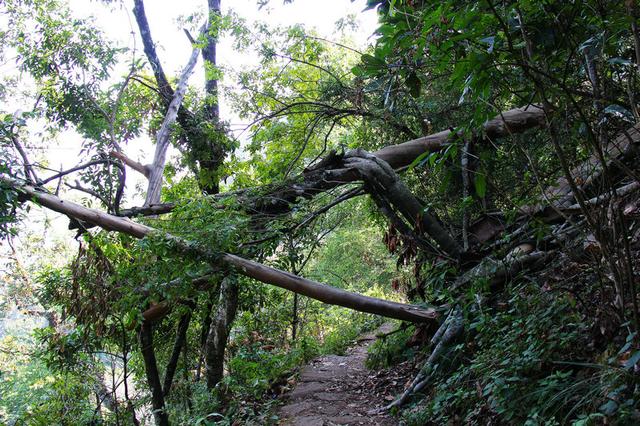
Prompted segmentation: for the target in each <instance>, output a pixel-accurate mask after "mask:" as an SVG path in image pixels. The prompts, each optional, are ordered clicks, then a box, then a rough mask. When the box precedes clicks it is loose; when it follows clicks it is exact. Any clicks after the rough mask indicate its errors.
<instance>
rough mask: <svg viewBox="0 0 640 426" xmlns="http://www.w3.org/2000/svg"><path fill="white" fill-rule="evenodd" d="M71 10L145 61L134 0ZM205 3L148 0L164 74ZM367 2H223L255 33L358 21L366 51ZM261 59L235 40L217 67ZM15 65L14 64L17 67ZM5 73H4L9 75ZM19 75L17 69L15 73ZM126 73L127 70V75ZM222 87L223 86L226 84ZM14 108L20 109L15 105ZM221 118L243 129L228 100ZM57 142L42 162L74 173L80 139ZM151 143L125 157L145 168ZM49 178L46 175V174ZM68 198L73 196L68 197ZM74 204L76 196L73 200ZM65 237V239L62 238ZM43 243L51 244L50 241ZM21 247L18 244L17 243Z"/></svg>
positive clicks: (54, 222) (174, 69) (83, 2)
mask: <svg viewBox="0 0 640 426" xmlns="http://www.w3.org/2000/svg"><path fill="white" fill-rule="evenodd" d="M68 2H69V4H70V6H71V10H72V11H73V13H74V15H76V16H78V17H88V16H93V17H94V18H95V20H96V24H97V25H98V26H99V27H101V28H102V29H103V30H104V31H105V32H106V34H107V35H108V36H109V37H110V38H111V39H112V40H113V41H114V42H115V43H116V44H117V45H119V46H123V47H129V48H132V47H134V43H135V48H136V51H137V52H138V53H137V54H138V56H139V57H142V55H143V52H142V42H141V40H140V39H139V35H138V31H137V26H136V24H135V18H134V17H133V14H132V12H131V9H132V7H133V1H132V0H124V1H123V2H122V3H121V4H120V5H118V4H117V2H115V3H114V4H115V5H111V6H106V5H104V4H102V3H101V2H99V1H95V0H68ZM206 4H207V1H206V0H181V1H171V0H146V1H145V9H146V12H147V17H148V20H149V24H150V27H151V32H152V35H153V37H154V39H155V41H156V45H157V49H158V55H159V56H160V60H161V61H162V63H163V67H164V69H165V72H167V73H168V74H169V75H176V74H178V73H179V72H180V71H181V69H182V67H183V66H184V65H185V64H186V62H187V60H188V57H189V55H190V53H191V46H190V44H189V42H188V40H187V38H186V36H185V35H184V33H183V31H182V28H181V27H180V25H179V24H178V22H177V18H178V17H180V16H187V15H189V14H192V13H194V12H200V13H201V14H202V16H203V17H204V13H205V11H206ZM364 8H365V0H354V1H351V0H294V1H293V3H291V4H284V2H283V0H271V1H270V3H269V5H268V6H267V7H264V8H262V9H260V10H259V9H258V5H257V0H222V9H223V13H225V12H227V11H229V10H230V9H232V10H233V11H234V12H235V13H236V14H237V15H238V16H240V17H242V18H244V19H245V20H246V21H247V23H248V24H249V28H252V25H251V23H253V22H256V21H262V22H266V23H268V24H269V25H270V26H276V25H282V26H289V25H294V24H302V25H304V26H305V27H306V28H315V30H316V31H317V32H318V34H319V35H320V36H321V37H324V38H326V39H328V40H336V41H337V40H338V39H340V38H341V37H342V36H341V34H339V33H338V32H337V30H336V25H335V24H336V22H337V21H338V20H340V19H342V18H346V17H348V16H349V15H353V16H355V17H356V22H357V23H358V25H359V30H358V31H357V32H356V33H355V34H353V35H352V37H353V42H354V44H353V47H363V46H364V45H365V44H367V43H368V42H369V41H370V40H369V37H370V36H371V34H372V33H373V31H374V30H375V28H376V26H377V24H376V23H377V16H376V12H375V11H367V12H363V10H364ZM257 60H258V58H257V57H255V55H251V54H248V53H243V52H235V51H234V50H233V49H232V40H231V39H230V38H228V37H227V38H223V39H222V40H221V41H220V42H219V44H218V62H219V64H220V65H221V66H223V67H228V68H233V69H238V68H240V67H241V66H243V65H250V64H255V63H257ZM14 66H15V65H14ZM196 70H197V71H196V73H194V75H193V76H192V77H191V80H190V83H191V84H192V85H193V84H196V85H201V84H202V82H203V71H202V66H201V63H199V65H198V66H197V67H196ZM5 71H6V68H4V69H2V70H0V72H5ZM14 72H15V69H14ZM123 72H124V71H123ZM223 84H224V82H223ZM29 105H33V101H32V100H26V101H25V104H24V106H23V108H24V109H28V108H29ZM16 108H19V106H18V105H16ZM221 116H222V119H223V120H225V121H228V122H230V123H232V124H235V125H234V126H233V128H234V129H239V128H241V127H242V126H238V124H241V123H239V119H238V118H237V117H234V116H233V115H232V113H231V112H230V110H229V108H228V106H227V105H226V104H225V102H224V99H222V100H221ZM58 141H59V143H58V144H57V145H55V146H51V147H50V149H47V150H46V151H44V152H42V157H41V159H42V158H46V159H47V160H48V161H49V164H50V165H51V167H54V168H60V167H62V168H64V169H66V168H70V167H72V166H75V165H77V164H78V163H79V161H80V159H79V158H78V156H77V153H78V151H79V146H80V142H81V138H80V137H79V136H78V135H77V134H75V132H73V131H66V132H63V133H62V134H60V135H59V137H58ZM153 149H154V148H153V144H152V143H151V141H150V140H149V139H148V137H146V136H145V137H143V138H140V139H139V140H137V141H135V143H133V144H129V145H128V146H127V147H126V148H125V150H126V153H127V154H128V155H129V156H131V157H133V158H134V159H136V160H139V161H140V162H142V163H147V162H149V161H150V160H151V158H152V156H153ZM42 175H46V173H42ZM138 184H142V186H143V187H144V186H145V183H144V178H143V177H142V176H140V175H138V174H137V173H135V172H129V173H127V188H129V189H128V190H127V193H128V194H131V188H133V187H135V186H136V185H138ZM64 196H65V197H69V196H70V194H66V195H64ZM73 198H74V199H75V198H76V197H73ZM35 211H37V212H38V213H39V214H38V216H39V215H40V214H42V215H43V218H45V217H46V219H44V220H42V219H40V220H38V222H39V223H40V225H41V224H42V223H43V222H44V221H46V220H48V221H50V227H49V230H50V231H53V232H54V233H55V234H58V235H57V236H58V237H61V236H62V235H59V233H62V234H65V236H64V237H66V238H68V237H67V236H66V234H67V233H68V232H64V231H65V230H66V227H67V224H68V219H67V218H66V217H64V216H60V215H57V214H52V213H51V212H45V211H44V210H43V209H37V208H36V209H35V210H32V213H31V214H30V219H31V220H33V219H34V214H33V213H34V212H35ZM29 227H30V229H31V230H33V231H35V232H36V233H40V232H43V233H46V232H47V231H46V227H45V228H44V229H43V230H42V231H36V228H39V226H37V227H35V226H33V222H32V223H31V224H30V226H29ZM64 237H63V238H64ZM45 240H50V237H46V238H45ZM18 243H19V242H18Z"/></svg>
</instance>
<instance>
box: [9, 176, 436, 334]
mask: <svg viewBox="0 0 640 426" xmlns="http://www.w3.org/2000/svg"><path fill="white" fill-rule="evenodd" d="M0 182H2V183H3V184H4V185H6V186H8V187H10V188H13V189H15V190H16V191H18V192H20V193H22V194H23V195H22V199H23V200H24V201H33V202H36V203H38V204H40V205H41V206H43V207H46V208H48V209H50V210H53V211H56V212H58V213H62V214H64V215H67V216H69V217H70V218H73V219H76V220H79V221H82V222H87V223H90V224H93V225H96V226H99V227H101V228H103V229H106V230H108V231H116V232H122V233H124V234H127V235H131V236H133V237H136V238H144V237H146V236H149V235H151V234H154V233H158V232H159V231H157V230H155V229H154V228H152V227H149V226H146V225H142V224H139V223H136V222H133V221H132V220H130V219H127V218H122V217H118V216H113V215H110V214H107V213H104V212H101V211H98V210H94V209H90V208H87V207H83V206H80V205H78V204H75V203H72V202H70V201H65V200H62V199H60V198H59V197H57V196H55V195H52V194H48V193H46V192H43V191H41V190H39V189H38V188H35V187H33V186H31V185H27V184H24V183H21V182H20V181H18V180H16V179H12V178H8V177H4V176H2V177H0ZM164 236H165V237H166V238H168V239H171V240H172V241H173V242H175V243H176V245H177V246H178V248H179V249H181V250H183V251H184V252H189V253H195V254H198V255H200V256H202V257H203V258H206V259H211V260H213V261H218V262H221V263H222V264H223V265H225V266H230V267H233V268H234V269H235V270H236V272H237V273H239V274H241V275H245V276H247V277H249V278H253V279H256V280H258V281H261V282H264V283H267V284H272V285H275V286H277V287H281V288H284V289H287V290H290V291H293V292H295V293H298V294H302V295H303V296H307V297H310V298H312V299H316V300H319V301H321V302H324V303H328V304H332V305H338V306H343V307H345V308H350V309H353V310H356V311H360V312H367V313H371V314H377V315H382V316H385V317H389V318H395V319H399V320H403V321H410V322H425V321H430V320H433V319H436V318H438V316H439V313H438V312H437V310H436V309H434V308H422V307H419V306H415V305H409V304H404V303H397V302H391V301H388V300H383V299H377V298H374V297H369V296H363V295H360V294H356V293H351V292H348V291H346V290H342V289H339V288H335V287H331V286H328V285H326V284H321V283H318V282H315V281H311V280H308V279H306V278H302V277H299V276H297V275H294V274H291V273H289V272H285V271H282V270H279V269H276V268H272V267H270V266H266V265H263V264H260V263H257V262H254V261H251V260H247V259H244V258H242V257H239V256H235V255H233V254H228V253H223V254H221V255H220V254H212V253H210V252H207V251H206V250H204V249H202V248H198V247H195V246H194V245H193V244H189V243H188V242H186V241H183V240H181V239H180V238H177V237H175V236H172V235H170V234H164Z"/></svg>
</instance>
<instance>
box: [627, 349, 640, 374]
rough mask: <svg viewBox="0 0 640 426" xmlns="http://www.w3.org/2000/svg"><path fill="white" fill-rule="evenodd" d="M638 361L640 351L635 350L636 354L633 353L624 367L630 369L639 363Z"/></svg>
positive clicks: (639, 359)
mask: <svg viewBox="0 0 640 426" xmlns="http://www.w3.org/2000/svg"><path fill="white" fill-rule="evenodd" d="M638 361H640V351H635V352H634V354H633V355H631V358H629V359H628V360H627V362H625V363H624V368H626V369H627V370H630V369H632V368H633V366H634V365H636V364H637V363H638Z"/></svg>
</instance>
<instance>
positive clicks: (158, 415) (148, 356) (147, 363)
mask: <svg viewBox="0 0 640 426" xmlns="http://www.w3.org/2000/svg"><path fill="white" fill-rule="evenodd" d="M139 338H140V350H141V352H142V358H143V360H144V369H145V372H146V374H147V382H148V383H149V388H150V389H151V406H152V408H153V418H154V419H155V422H156V425H158V426H169V416H168V415H167V412H166V410H165V406H164V396H163V394H162V384H161V383H160V375H159V374H158V365H157V363H156V354H155V351H154V348H153V327H152V326H151V324H149V323H147V322H146V321H143V322H142V325H141V326H140V332H139Z"/></svg>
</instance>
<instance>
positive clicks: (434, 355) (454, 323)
mask: <svg viewBox="0 0 640 426" xmlns="http://www.w3.org/2000/svg"><path fill="white" fill-rule="evenodd" d="M463 330H464V319H463V316H462V309H461V308H460V307H459V306H455V307H454V308H453V309H452V310H451V313H450V314H449V315H448V316H447V318H446V319H445V320H444V322H443V323H442V324H441V325H440V327H439V328H438V330H437V331H436V333H435V334H434V335H433V337H432V338H431V342H430V343H431V347H433V350H432V351H431V355H429V358H428V359H427V360H426V361H425V363H424V365H423V366H422V368H421V369H420V371H419V372H418V374H417V375H416V377H415V378H414V379H413V381H412V382H411V384H410V385H409V387H408V388H407V389H406V390H405V391H404V392H403V393H402V395H400V397H399V398H398V399H396V400H395V401H393V402H392V403H391V404H389V405H387V406H385V407H382V408H380V409H377V410H372V411H370V412H369V414H379V413H382V412H385V411H389V410H391V409H392V408H394V407H400V406H402V405H404V404H405V403H406V402H407V400H409V398H410V397H411V396H412V395H413V394H414V393H416V392H419V391H420V390H421V389H423V388H424V387H425V386H426V385H427V384H428V383H429V380H430V379H431V375H432V373H433V368H434V366H435V365H436V363H437V362H438V361H439V360H440V358H441V357H442V355H443V353H444V352H445V350H446V349H447V348H448V347H449V346H450V344H451V343H452V342H453V341H454V340H455V339H456V338H457V337H458V336H459V335H460V334H461V333H462V331H463Z"/></svg>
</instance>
